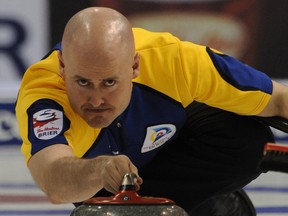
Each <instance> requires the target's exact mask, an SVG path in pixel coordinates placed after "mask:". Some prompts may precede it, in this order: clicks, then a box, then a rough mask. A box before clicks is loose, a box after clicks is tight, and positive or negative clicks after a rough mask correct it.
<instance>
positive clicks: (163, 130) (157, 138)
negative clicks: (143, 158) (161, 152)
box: [141, 124, 176, 153]
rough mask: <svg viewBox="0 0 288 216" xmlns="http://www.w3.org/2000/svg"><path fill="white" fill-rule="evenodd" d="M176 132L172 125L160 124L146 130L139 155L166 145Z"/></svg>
mask: <svg viewBox="0 0 288 216" xmlns="http://www.w3.org/2000/svg"><path fill="white" fill-rule="evenodd" d="M175 132H176V127H175V125H173V124H161V125H155V126H151V127H148V128H147V132H146V138H145V140H144V144H143V146H142V149H141V153H145V152H149V151H152V150H154V149H156V148H159V147H160V146H162V145H163V144H164V143H166V142H167V141H168V140H169V139H170V138H171V137H172V136H173V135H174V134H175Z"/></svg>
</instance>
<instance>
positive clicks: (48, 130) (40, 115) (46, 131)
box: [33, 109, 63, 140]
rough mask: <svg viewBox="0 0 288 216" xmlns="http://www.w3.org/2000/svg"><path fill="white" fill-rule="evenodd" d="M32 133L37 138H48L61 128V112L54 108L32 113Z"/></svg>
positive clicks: (56, 133) (54, 135)
mask: <svg viewBox="0 0 288 216" xmlns="http://www.w3.org/2000/svg"><path fill="white" fill-rule="evenodd" d="M33 129H34V134H35V136H36V137H37V138H38V139H41V140H49V139H52V138H54V137H56V136H57V135H58V134H60V133H61V131H62V129H63V112H62V111H59V110H56V109H43V110H40V111H38V112H36V113H34V114H33Z"/></svg>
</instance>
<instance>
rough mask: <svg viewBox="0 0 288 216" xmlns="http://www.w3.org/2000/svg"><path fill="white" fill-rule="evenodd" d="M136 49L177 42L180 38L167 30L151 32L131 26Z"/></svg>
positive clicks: (163, 45)
mask: <svg viewBox="0 0 288 216" xmlns="http://www.w3.org/2000/svg"><path fill="white" fill-rule="evenodd" d="M133 34H134V39H135V45H136V50H143V49H149V48H160V47H165V46H167V45H173V44H175V45H176V44H178V43H179V42H180V40H179V39H178V38H177V37H176V36H174V35H172V34H171V33H169V32H152V31H149V30H146V29H143V28H133Z"/></svg>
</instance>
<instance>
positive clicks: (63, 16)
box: [0, 0, 288, 215]
mask: <svg viewBox="0 0 288 216" xmlns="http://www.w3.org/2000/svg"><path fill="white" fill-rule="evenodd" d="M90 6H103V7H111V8H114V9H116V10H118V11H120V12H121V13H123V14H124V15H126V16H127V18H128V19H129V20H130V22H131V23H132V25H133V26H135V27H143V28H146V29H149V30H151V31H169V32H171V33H173V34H174V35H176V36H178V37H179V38H180V39H182V40H189V41H193V42H195V43H198V44H202V45H207V46H210V47H213V48H216V49H218V50H220V51H222V52H224V53H226V54H229V55H231V56H233V57H235V58H237V59H239V60H241V61H243V62H245V63H246V64H249V65H251V66H253V67H255V68H257V69H259V70H261V71H263V72H265V73H267V74H268V75H269V76H271V77H272V78H274V79H277V80H279V81H280V82H284V83H287V80H288V72H287V69H288V60H287V55H286V53H287V51H288V28H287V26H288V13H287V10H288V1H287V0H274V1H271V0H241V1H239V0H81V1H79V0H61V1H59V0H25V1H18V0H0V162H1V164H2V166H3V164H4V166H5V168H7V167H10V166H11V167H13V166H15V167H16V169H17V170H21V171H19V172H18V173H17V175H18V176H17V175H16V176H15V173H11V172H10V170H9V169H5V170H3V168H2V169H1V167H0V215H5V211H4V210H3V208H6V207H5V206H7V203H6V201H7V199H8V195H7V194H6V195H5V193H4V192H5V191H6V190H8V191H9V192H7V191H6V193H8V194H10V193H11V190H15V191H19V190H24V191H25V189H27V185H28V189H29V188H30V189H31V188H32V189H33V190H36V192H35V193H36V195H35V194H34V195H35V196H34V199H32V200H34V201H36V200H38V201H39V200H40V202H41V200H42V201H43V202H46V201H47V200H45V199H43V195H42V194H41V193H40V192H39V191H38V192H37V189H36V188H37V187H35V185H34V184H33V183H32V180H31V177H30V176H29V175H28V174H27V170H25V168H24V167H25V166H23V165H24V164H23V163H24V162H22V158H21V154H20V152H19V147H20V144H21V140H20V137H19V134H18V129H17V123H16V119H15V113H14V104H15V100H16V97H17V91H18V87H19V83H20V81H21V78H22V76H23V73H24V72H25V70H26V69H27V67H29V65H31V64H33V63H34V62H36V61H38V60H40V59H41V58H42V57H43V56H45V54H46V53H47V52H48V51H49V50H50V49H51V48H52V47H53V46H54V45H55V44H56V43H57V42H59V41H60V40H61V37H62V33H63V29H64V26H65V24H66V22H67V21H68V20H69V19H70V17H71V16H73V15H74V14H75V13H76V12H78V11H79V10H81V9H84V8H86V7H90ZM274 133H275V136H276V139H277V140H278V141H279V142H287V141H288V136H287V134H284V133H281V132H279V131H276V130H274ZM4 149H5V150H4ZM9 160H11V162H9ZM19 164H22V165H20V168H19ZM22 166H23V167H22ZM11 167H10V168H11ZM11 170H12V169H11ZM23 170H24V171H23ZM1 173H2V175H1ZM3 173H4V174H3ZM7 176H8V177H7ZM21 176H22V177H21ZM19 178H20V180H21V178H22V179H24V180H23V181H24V183H25V184H26V186H25V185H24V186H23V185H22V186H21V185H20V184H19ZM11 179H13V180H11ZM16 179H17V180H16ZM277 179H278V178H277ZM280 179H282V180H283V179H285V181H286V177H282V176H280ZM274 180H275V179H274ZM14 181H15V185H16V186H17V187H18V186H19V188H21V189H19V188H17V187H16V186H15V185H14V186H13V184H12V183H13V182H14ZM269 181H270V180H267V179H266V178H265V179H264V180H263V182H264V183H263V182H262V183H263V184H264V185H266V182H269ZM3 182H4V183H3ZM8 182H9V184H8ZM286 182H287V181H286ZM260 184H261V183H260ZM279 184H280V185H282V183H279ZM9 185H10V186H11V185H12V186H11V187H10V189H9ZM15 187H16V188H15ZM281 187H282V189H283V187H284V189H283V190H284V191H286V193H287V191H288V189H287V188H286V186H285V184H284V186H281ZM7 188H8V189H7ZM11 188H13V189H11ZM248 189H249V188H248ZM248 189H247V190H248ZM250 189H251V188H250ZM251 190H252V189H251ZM251 190H250V191H251ZM283 190H282V192H283ZM3 191H4V192H3ZM29 191H30V190H29ZM1 193H2V198H1ZM3 193H4V195H5V196H4V195H3ZM13 193H16V194H17V192H13ZM23 193H24V194H25V192H23ZM33 193H34V192H33ZM9 196H11V194H10V195H9ZM10 198H11V197H10ZM18 198H19V194H18ZM30 198H31V197H30ZM12 199H16V198H15V196H14V198H13V196H12ZM23 199H24V200H25V196H24V198H23ZM5 200H6V201H5ZM20 200H21V199H20ZM34 201H33V202H34ZM256 202H257V201H256ZM3 203H4V204H3ZM5 203H6V204H5ZM287 204H288V201H287ZM3 206H4V207H3ZM69 207H71V206H69ZM53 208H54V207H53ZM1 209H2V212H1ZM11 209H13V207H11ZM11 209H10V210H11ZM284 209H285V208H284ZM287 209H288V208H287ZM6 210H7V209H6ZM258 210H259V209H258ZM282 210H283V208H282ZM55 211H56V210H55ZM259 211H260V210H259ZM284 212H285V211H284ZM6 213H7V212H6ZM18 213H19V212H18ZM18 213H15V215H19V214H18ZM30 213H31V212H30ZM42 213H43V212H42ZM50 213H51V212H50ZM54 213H55V212H54ZM58 213H59V215H65V214H67V212H65V211H64V213H63V212H62V213H63V214H62V213H61V211H58ZM282 213H283V212H282ZM265 214H266V213H265ZM267 214H268V213H267ZM283 214H284V213H283ZM283 214H281V215H283ZM286 214H287V215H288V210H287V211H286ZM7 215H12V213H11V211H10V212H9V213H7ZM21 215H24V214H23V212H22V214H21ZM28 215H29V214H28ZM30 215H31V214H30ZM38 215H43V214H40V213H39V212H38ZM48 215H51V214H48ZM53 215H56V213H55V214H53Z"/></svg>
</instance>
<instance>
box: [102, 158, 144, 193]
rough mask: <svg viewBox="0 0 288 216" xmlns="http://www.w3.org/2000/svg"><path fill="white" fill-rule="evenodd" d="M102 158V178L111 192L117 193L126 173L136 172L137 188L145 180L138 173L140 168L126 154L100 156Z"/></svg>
mask: <svg viewBox="0 0 288 216" xmlns="http://www.w3.org/2000/svg"><path fill="white" fill-rule="evenodd" d="M100 158H101V159H103V160H102V162H101V163H102V169H101V174H100V175H101V179H102V184H103V188H105V189H106V190H107V191H109V192H111V193H114V194H115V193H116V192H117V191H118V190H119V188H120V186H121V183H122V180H123V177H124V175H125V174H126V173H135V174H136V175H137V179H135V186H136V190H139V189H140V185H141V184H142V182H143V180H142V178H141V177H139V175H138V170H137V168H136V167H135V166H134V164H133V163H132V162H131V161H130V159H129V158H128V157H127V156H125V155H118V156H99V158H98V160H99V159H100Z"/></svg>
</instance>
